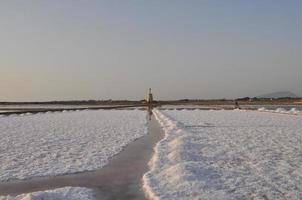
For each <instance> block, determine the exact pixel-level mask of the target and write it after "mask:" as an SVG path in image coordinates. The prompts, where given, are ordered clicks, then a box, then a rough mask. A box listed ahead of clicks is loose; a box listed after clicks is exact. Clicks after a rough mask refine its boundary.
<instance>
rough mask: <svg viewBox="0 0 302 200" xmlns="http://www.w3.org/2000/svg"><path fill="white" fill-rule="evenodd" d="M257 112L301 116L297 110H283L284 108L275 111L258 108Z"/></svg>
mask: <svg viewBox="0 0 302 200" xmlns="http://www.w3.org/2000/svg"><path fill="white" fill-rule="evenodd" d="M258 110H259V111H262V112H272V113H281V114H292V115H302V111H301V110H298V109H297V108H291V109H290V110H285V109H284V108H277V109H275V110H270V109H266V108H264V107H262V108H259V109H258Z"/></svg>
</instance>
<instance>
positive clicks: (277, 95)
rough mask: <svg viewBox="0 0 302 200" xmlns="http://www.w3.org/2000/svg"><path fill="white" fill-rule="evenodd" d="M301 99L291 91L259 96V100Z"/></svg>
mask: <svg viewBox="0 0 302 200" xmlns="http://www.w3.org/2000/svg"><path fill="white" fill-rule="evenodd" d="M287 97H288V98H299V96H298V95H296V94H295V93H293V92H291V91H281V92H273V93H269V94H264V95H260V96H257V98H265V99H278V98H287Z"/></svg>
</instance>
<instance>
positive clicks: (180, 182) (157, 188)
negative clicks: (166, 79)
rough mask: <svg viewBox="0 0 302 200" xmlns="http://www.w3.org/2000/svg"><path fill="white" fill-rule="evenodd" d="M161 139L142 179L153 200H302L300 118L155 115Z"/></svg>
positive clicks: (206, 113) (201, 113)
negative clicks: (162, 136)
mask: <svg viewBox="0 0 302 200" xmlns="http://www.w3.org/2000/svg"><path fill="white" fill-rule="evenodd" d="M155 116H156V118H157V119H158V121H159V122H160V123H161V125H162V127H163V128H164V130H165V134H166V135H165V138H164V139H163V140H162V141H160V142H159V143H158V144H157V146H156V148H155V151H156V152H155V155H154V157H153V159H152V160H151V162H150V167H151V170H150V171H149V172H148V173H146V174H145V175H144V177H143V181H144V189H145V191H146V193H147V194H148V196H149V197H150V198H151V199H302V146H301V143H302V117H301V116H298V115H296V116H295V115H280V114H275V113H266V112H265V113H263V112H258V111H239V110H238V111H200V110H196V111H186V110H183V111H158V110H157V111H155Z"/></svg>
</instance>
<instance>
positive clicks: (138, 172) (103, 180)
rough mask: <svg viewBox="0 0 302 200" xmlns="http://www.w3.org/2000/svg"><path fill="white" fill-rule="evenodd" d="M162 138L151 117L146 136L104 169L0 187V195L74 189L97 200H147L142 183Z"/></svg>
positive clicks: (132, 144)
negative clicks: (91, 193)
mask: <svg viewBox="0 0 302 200" xmlns="http://www.w3.org/2000/svg"><path fill="white" fill-rule="evenodd" d="M163 135H164V133H163V130H162V129H161V128H160V126H159V124H158V123H157V121H156V120H155V118H154V117H153V116H152V117H151V120H150V121H149V124H148V134H147V135H146V136H143V137H142V138H139V139H137V140H136V141H134V142H132V143H131V144H129V145H128V146H126V147H125V149H124V150H123V151H122V152H120V153H119V154H117V155H116V156H114V157H113V158H112V159H111V160H110V162H109V164H108V165H106V166H104V167H103V168H101V169H99V170H96V171H91V172H83V173H77V174H71V175H62V176H55V177H43V178H33V179H30V180H23V181H14V182H7V183H0V195H18V194H22V193H29V192H34V191H42V190H49V189H54V188H60V187H66V186H73V187H88V188H93V189H94V191H95V196H96V199H103V200H113V199H125V200H128V199H129V200H130V199H131V200H135V199H137V200H138V199H139V200H142V199H146V198H145V196H144V193H143V191H142V187H141V186H142V182H141V181H142V180H141V179H142V176H143V174H144V173H145V172H147V171H148V162H149V160H150V159H151V157H152V154H153V148H154V146H155V145H156V143H157V142H158V141H159V140H160V139H161V138H162V137H163Z"/></svg>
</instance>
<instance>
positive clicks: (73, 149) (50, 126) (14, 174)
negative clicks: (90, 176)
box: [0, 110, 147, 182]
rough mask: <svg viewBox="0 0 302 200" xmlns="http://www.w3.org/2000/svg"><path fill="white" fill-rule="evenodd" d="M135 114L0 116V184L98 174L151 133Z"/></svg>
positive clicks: (141, 114) (140, 113) (143, 116)
mask: <svg viewBox="0 0 302 200" xmlns="http://www.w3.org/2000/svg"><path fill="white" fill-rule="evenodd" d="M146 123H147V120H146V114H145V112H143V111H135V110H110V111H109V110H100V111H79V112H65V113H62V112H58V113H47V114H42V113H39V114H34V115H24V116H18V115H15V116H6V117H1V118H0V138H1V140H0V181H2V182H3V181H9V180H13V179H27V178H32V177H38V176H54V175H59V174H69V173H75V172H82V171H88V170H95V169H98V168H101V167H103V166H104V165H106V164H107V163H108V160H109V158H110V157H112V156H114V155H115V154H117V153H119V152H120V151H122V149H123V147H125V146H126V145H127V144H129V143H130V142H132V141H134V140H135V139H137V138H139V137H141V136H143V135H145V134H147V128H146Z"/></svg>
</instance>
